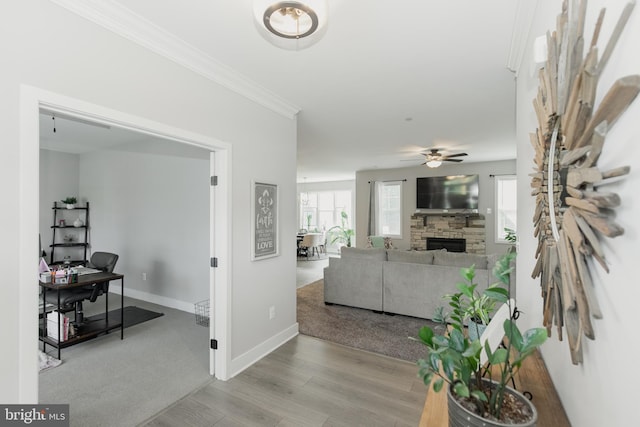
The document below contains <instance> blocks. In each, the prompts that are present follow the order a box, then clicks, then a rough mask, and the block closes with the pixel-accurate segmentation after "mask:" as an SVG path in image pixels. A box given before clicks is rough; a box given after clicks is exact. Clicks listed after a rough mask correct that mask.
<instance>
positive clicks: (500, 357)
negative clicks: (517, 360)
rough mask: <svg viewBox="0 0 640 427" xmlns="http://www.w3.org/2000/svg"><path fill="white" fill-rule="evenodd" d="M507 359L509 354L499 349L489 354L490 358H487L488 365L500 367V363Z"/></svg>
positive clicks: (505, 350) (503, 349)
mask: <svg viewBox="0 0 640 427" xmlns="http://www.w3.org/2000/svg"><path fill="white" fill-rule="evenodd" d="M508 357H509V353H508V352H507V349H506V348H499V349H497V350H496V351H495V352H493V353H492V354H491V356H490V357H489V363H490V364H491V365H500V364H502V363H505V362H506V361H507V358H508Z"/></svg>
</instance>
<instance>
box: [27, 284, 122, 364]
mask: <svg viewBox="0 0 640 427" xmlns="http://www.w3.org/2000/svg"><path fill="white" fill-rule="evenodd" d="M112 280H120V283H121V285H122V291H121V293H120V321H119V322H117V321H116V322H113V321H112V322H109V316H108V313H109V293H108V292H105V294H104V295H105V319H104V320H96V321H93V322H90V323H87V324H84V325H81V326H79V327H77V330H76V335H75V336H74V337H72V338H69V339H68V340H66V341H60V328H58V340H55V339H52V338H51V337H48V336H47V310H46V301H47V291H55V292H57V294H58V306H57V310H58V313H59V314H58V323H60V320H61V319H60V291H61V290H64V289H72V288H79V287H82V286H88V285H94V284H101V283H107V282H110V281H112ZM39 284H40V287H41V288H42V293H43V295H42V299H43V301H44V302H45V304H43V307H42V319H41V320H40V321H41V322H43V324H42V326H41V328H40V330H41V334H40V341H42V342H43V349H42V350H43V351H44V352H46V348H47V344H48V345H50V346H52V347H54V348H57V349H58V359H60V350H61V349H62V348H64V347H69V346H72V345H74V344H78V343H81V342H83V341H86V340H89V339H91V338H95V337H97V336H98V335H100V334H103V333H108V332H109V331H111V330H113V329H118V328H120V339H123V338H124V276H123V275H122V274H116V273H103V272H101V273H93V274H83V275H81V276H78V282H76V283H69V284H52V283H43V282H39Z"/></svg>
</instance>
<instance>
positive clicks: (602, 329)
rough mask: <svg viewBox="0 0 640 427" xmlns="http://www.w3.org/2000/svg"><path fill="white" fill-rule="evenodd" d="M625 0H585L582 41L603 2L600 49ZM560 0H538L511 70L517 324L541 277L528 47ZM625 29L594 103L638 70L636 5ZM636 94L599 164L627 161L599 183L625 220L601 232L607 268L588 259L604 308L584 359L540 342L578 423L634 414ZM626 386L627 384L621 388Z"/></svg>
mask: <svg viewBox="0 0 640 427" xmlns="http://www.w3.org/2000/svg"><path fill="white" fill-rule="evenodd" d="M625 3H627V2H623V1H616V2H612V1H605V0H592V1H590V2H589V4H588V10H587V21H586V24H585V45H588V44H589V43H591V34H592V31H593V28H594V27H595V22H596V18H597V15H598V13H599V12H600V9H601V8H602V7H605V6H606V8H607V11H606V15H605V21H604V24H603V26H602V32H601V34H600V38H599V42H598V46H599V52H600V53H602V51H603V50H604V47H605V45H606V43H607V42H608V40H609V37H610V34H611V32H612V30H613V28H614V26H615V23H616V21H617V19H618V17H619V16H620V13H621V10H622V8H623V6H624V5H625ZM560 7H561V5H560V2H543V1H539V2H538V7H537V12H536V15H535V18H534V20H533V26H532V29H531V32H530V35H529V40H528V44H527V51H526V52H525V55H524V62H523V64H522V66H521V68H520V71H519V75H518V88H517V99H518V104H517V113H518V114H517V139H518V165H517V169H518V187H519V188H518V195H519V196H518V230H519V239H520V242H521V243H520V250H519V255H518V268H517V283H518V297H519V301H518V302H519V308H520V309H521V310H522V311H523V312H524V315H522V316H521V317H520V322H521V323H522V325H521V326H523V327H531V326H539V325H540V324H541V316H542V299H541V297H540V283H539V281H538V280H533V279H531V271H532V270H533V267H534V262H535V259H534V253H535V248H536V245H537V241H536V239H535V238H534V237H533V225H532V223H531V218H532V214H533V210H534V208H535V205H534V198H533V197H531V196H530V195H529V192H530V187H529V182H530V178H529V176H528V174H529V173H530V172H531V170H532V167H533V165H534V163H533V160H532V159H533V149H532V147H531V144H530V142H529V133H530V132H533V131H535V129H536V127H537V122H536V119H535V114H534V112H533V108H532V104H531V101H532V99H533V98H534V97H535V95H536V91H537V87H538V81H537V78H535V77H533V76H532V72H531V70H532V68H533V66H532V64H531V58H532V50H531V46H532V43H533V40H534V39H535V37H537V36H539V35H542V34H545V33H546V31H553V30H554V29H555V22H556V21H555V19H556V16H557V15H558V14H559V13H560ZM635 9H636V10H635V11H634V12H633V14H632V16H631V18H630V20H629V22H628V23H627V25H626V28H625V31H624V33H623V34H622V37H621V38H620V41H619V43H618V45H617V47H616V50H615V51H614V54H613V56H612V57H611V59H610V61H609V64H608V66H607V68H606V69H605V70H604V72H603V74H602V76H601V77H600V79H599V85H598V93H597V99H596V103H599V102H600V100H601V99H602V97H603V96H604V94H605V93H606V92H607V91H608V89H609V88H610V87H611V85H612V83H613V82H614V81H615V80H616V79H617V78H620V77H623V76H626V75H630V74H638V73H640V56H639V55H638V54H637V51H638V46H640V10H638V7H637V5H636V8H635ZM638 117H640V100H638V99H636V100H635V102H634V103H633V104H632V105H631V106H630V108H629V109H628V110H627V111H626V113H625V114H624V115H623V116H622V117H621V118H620V120H619V121H618V122H617V123H616V124H615V126H614V127H613V129H612V130H611V131H610V132H609V134H608V136H607V139H606V143H605V146H604V151H603V154H602V156H601V157H600V160H599V161H598V165H599V166H600V168H601V169H603V170H607V169H612V168H614V167H618V166H622V165H630V166H631V173H630V175H628V176H627V177H626V178H625V179H623V180H621V181H620V182H618V183H616V184H612V185H610V186H607V188H606V191H614V192H617V193H618V194H619V195H620V197H621V199H622V205H621V206H620V208H618V209H616V212H617V216H616V221H617V222H618V223H619V224H620V225H622V227H624V228H625V233H624V235H622V236H620V237H617V238H615V239H608V238H603V239H601V241H602V245H603V247H604V251H605V256H606V258H607V261H608V264H609V268H610V273H609V274H606V273H605V272H604V271H603V270H602V268H601V267H600V266H599V265H597V264H596V265H592V272H593V280H594V288H595V289H594V290H595V294H596V296H597V298H598V301H599V302H600V306H601V308H602V311H603V319H601V320H596V319H594V320H593V327H594V330H595V335H596V339H595V340H594V341H590V340H588V339H586V338H583V349H584V351H583V355H584V362H583V363H582V364H581V365H579V366H574V365H572V364H571V360H570V355H569V351H568V344H567V342H566V338H565V341H563V342H560V341H558V337H557V334H556V332H555V330H554V332H553V337H552V338H550V339H549V340H548V341H547V342H546V343H545V344H544V345H543V347H542V354H543V356H544V359H545V362H546V365H547V368H548V370H549V373H550V374H551V378H552V380H553V382H554V384H555V386H556V388H557V390H558V392H559V394H560V398H561V400H562V403H563V404H564V408H565V410H566V412H567V414H568V416H569V418H570V420H571V424H572V425H574V426H580V427H600V426H605V425H606V426H627V425H631V424H633V423H634V422H633V421H632V420H635V419H636V418H637V416H636V413H637V409H636V405H637V399H636V397H635V394H634V393H629V392H625V391H624V390H627V389H629V390H630V389H633V388H634V385H635V384H638V382H639V380H640V372H639V371H638V369H637V368H636V366H635V363H634V362H635V358H636V354H637V353H638V349H639V348H640V344H639V341H638V339H637V337H636V334H635V330H636V327H635V325H636V324H637V319H636V317H637V311H638V309H637V304H636V303H637V301H638V300H640V286H638V283H637V280H635V279H634V278H635V277H637V267H636V265H637V263H638V247H637V246H638V245H637V242H638V239H639V238H640V233H639V231H638V216H639V215H640V209H639V206H638V203H637V202H636V200H637V199H638V197H637V189H638V188H640V173H639V170H638V166H639V165H640V146H639V145H638V141H640V123H639V122H638ZM626 387H630V388H626Z"/></svg>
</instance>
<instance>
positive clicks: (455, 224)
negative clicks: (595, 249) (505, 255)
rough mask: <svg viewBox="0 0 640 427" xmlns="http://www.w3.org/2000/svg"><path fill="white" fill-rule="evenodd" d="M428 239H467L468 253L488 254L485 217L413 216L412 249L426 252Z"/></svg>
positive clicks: (476, 215) (475, 215)
mask: <svg viewBox="0 0 640 427" xmlns="http://www.w3.org/2000/svg"><path fill="white" fill-rule="evenodd" d="M427 237H438V238H445V239H465V240H466V252H467V253H472V254H485V253H486V245H485V218H484V216H483V215H478V214H474V215H452V214H448V215H447V214H443V215H431V214H430V215H425V214H413V215H412V216H411V249H412V250H417V251H424V250H426V249H427Z"/></svg>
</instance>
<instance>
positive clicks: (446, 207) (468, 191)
mask: <svg viewBox="0 0 640 427" xmlns="http://www.w3.org/2000/svg"><path fill="white" fill-rule="evenodd" d="M478 182H479V181H478V175H449V176H429V177H421V178H416V210H417V212H419V213H420V212H423V213H444V212H454V213H478V194H479V185H478Z"/></svg>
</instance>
